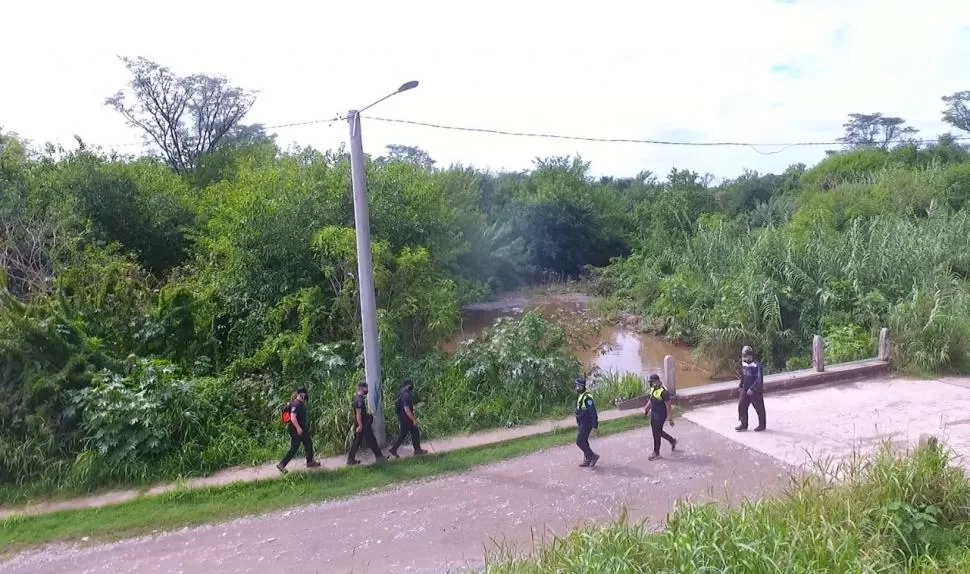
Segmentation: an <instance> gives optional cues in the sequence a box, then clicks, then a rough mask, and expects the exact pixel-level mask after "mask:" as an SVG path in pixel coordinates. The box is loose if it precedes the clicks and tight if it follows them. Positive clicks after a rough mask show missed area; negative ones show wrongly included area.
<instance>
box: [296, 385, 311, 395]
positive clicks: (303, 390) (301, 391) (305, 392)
mask: <svg viewBox="0 0 970 574" xmlns="http://www.w3.org/2000/svg"><path fill="white" fill-rule="evenodd" d="M296 394H298V395H309V394H310V391H308V390H306V387H300V388H299V389H297V390H296Z"/></svg>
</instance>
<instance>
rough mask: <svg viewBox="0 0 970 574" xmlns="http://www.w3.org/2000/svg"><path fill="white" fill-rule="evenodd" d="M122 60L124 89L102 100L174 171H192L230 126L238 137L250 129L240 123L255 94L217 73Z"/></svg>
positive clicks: (227, 131) (225, 136)
mask: <svg viewBox="0 0 970 574" xmlns="http://www.w3.org/2000/svg"><path fill="white" fill-rule="evenodd" d="M121 61H122V62H124V64H125V67H126V68H128V71H129V72H130V73H131V75H132V78H131V82H129V84H128V91H127V93H126V92H125V91H124V90H119V91H118V92H117V93H116V94H115V95H113V96H111V97H110V98H107V99H106V100H105V104H107V105H108V106H110V107H111V108H113V109H114V110H116V111H118V112H119V113H121V114H122V115H123V116H124V117H125V119H126V120H127V121H128V123H129V124H131V125H132V126H135V127H137V128H139V129H141V130H142V131H143V132H145V134H146V136H147V137H148V139H149V140H150V141H151V142H152V143H153V144H155V145H156V146H157V147H158V149H159V150H160V151H161V153H162V156H163V157H164V158H165V161H166V163H168V165H169V166H171V167H172V169H173V170H175V172H176V173H179V174H183V175H184V174H187V173H191V172H192V170H193V169H194V168H195V164H196V162H197V161H198V160H199V158H200V157H201V156H203V155H204V154H206V153H209V152H211V151H212V150H214V149H216V147H218V146H219V144H220V143H222V142H223V141H224V140H225V139H226V138H227V137H230V138H231V137H232V134H233V132H234V130H236V132H237V133H238V134H240V137H246V135H248V134H249V133H250V132H251V131H252V130H244V129H242V128H241V127H240V125H239V124H240V122H242V120H243V118H244V117H246V114H247V113H248V112H249V110H250V108H251V107H252V105H253V103H254V102H255V101H256V96H255V94H254V93H252V92H249V91H246V90H243V89H242V88H239V87H236V86H233V85H231V84H230V83H229V81H228V80H227V79H225V78H222V77H217V76H206V75H203V74H193V75H191V76H177V75H175V74H173V73H172V71H171V70H169V69H168V68H166V67H164V66H161V65H159V64H157V63H155V62H153V61H151V60H148V59H146V58H142V57H139V58H135V59H131V58H121ZM258 131H261V130H258ZM243 134H245V135H243Z"/></svg>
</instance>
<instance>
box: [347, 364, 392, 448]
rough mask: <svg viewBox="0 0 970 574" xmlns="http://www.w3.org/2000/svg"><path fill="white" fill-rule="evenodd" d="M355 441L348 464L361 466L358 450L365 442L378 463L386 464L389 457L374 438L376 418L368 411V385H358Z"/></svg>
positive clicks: (355, 403) (354, 404)
mask: <svg viewBox="0 0 970 574" xmlns="http://www.w3.org/2000/svg"><path fill="white" fill-rule="evenodd" d="M353 407H354V441H353V443H351V445H350V452H349V453H347V464H348V465H350V466H354V465H356V464H360V461H359V460H357V450H358V449H359V448H360V446H361V445H362V444H364V442H366V443H367V448H369V449H371V451H372V452H373V453H374V458H376V459H377V462H384V461H385V460H387V457H386V456H384V453H382V452H381V449H380V448H378V446H377V437H375V436H374V427H373V424H374V416H373V415H372V414H370V413H369V412H368V411H367V383H358V385H357V394H356V395H355V396H354V402H353Z"/></svg>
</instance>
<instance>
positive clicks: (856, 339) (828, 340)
mask: <svg viewBox="0 0 970 574" xmlns="http://www.w3.org/2000/svg"><path fill="white" fill-rule="evenodd" d="M823 338H824V340H825V361H826V362H828V363H845V362H848V361H859V360H862V359H871V358H872V357H874V356H876V337H875V336H874V335H873V334H872V333H871V332H868V331H866V330H865V329H863V328H862V327H860V326H859V325H843V326H841V327H834V328H832V329H829V330H828V331H826V332H825V334H824V336H823Z"/></svg>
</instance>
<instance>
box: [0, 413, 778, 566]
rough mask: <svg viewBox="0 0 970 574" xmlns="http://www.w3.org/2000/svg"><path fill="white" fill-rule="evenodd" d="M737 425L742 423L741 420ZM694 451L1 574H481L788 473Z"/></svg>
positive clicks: (721, 446) (70, 554) (532, 475)
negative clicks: (611, 525) (601, 525)
mask: <svg viewBox="0 0 970 574" xmlns="http://www.w3.org/2000/svg"><path fill="white" fill-rule="evenodd" d="M725 424H727V425H731V424H733V422H732V420H731V419H728V420H726V421H725ZM672 430H673V431H674V434H675V436H678V437H679V438H680V439H681V443H680V444H681V446H682V452H679V453H674V454H668V450H669V447H668V446H667V445H666V444H665V445H664V454H665V458H664V459H662V460H659V461H653V462H649V461H647V459H646V455H647V454H648V452H649V449H650V446H649V445H650V434H649V430H647V429H644V430H637V431H632V432H629V433H623V434H619V435H614V436H610V437H606V438H603V439H594V443H593V448H594V449H595V450H597V451H598V452H599V453H600V454H601V455H602V459H601V461H600V463H599V465H598V466H597V467H596V468H595V469H593V470H590V469H583V468H579V467H578V466H577V463H578V462H579V460H580V454H579V451H578V450H577V449H576V448H575V447H561V448H555V449H550V450H546V451H543V452H539V453H535V454H533V455H529V456H525V457H521V458H518V459H515V460H511V461H507V462H504V463H500V464H495V465H489V466H484V467H481V468H478V469H475V470H473V471H470V472H467V473H463V474H460V475H454V476H448V477H443V478H439V479H434V480H430V481H426V482H420V483H409V484H406V485H402V486H400V487H398V488H395V489H392V490H387V491H381V492H377V493H373V494H370V495H367V496H362V497H357V498H354V499H350V500H345V501H340V502H333V503H325V504H318V505H312V506H308V507H304V508H300V509H294V510H289V511H285V512H280V513H277V514H274V515H266V516H259V517H252V518H246V519H241V520H236V521H233V522H229V523H224V524H218V525H211V526H206V527H201V528H192V529H185V530H181V531H176V532H172V533H165V534H159V535H157V536H154V537H146V538H141V539H135V540H128V541H124V542H119V543H114V544H109V545H104V546H94V547H86V548H78V547H73V546H59V547H57V546H55V547H48V548H45V549H42V550H37V551H32V552H29V553H25V554H21V555H18V556H16V557H14V558H13V559H12V560H10V561H8V562H5V563H3V564H0V572H4V573H11V574H13V573H17V574H23V573H28V572H30V573H41V572H43V573H47V574H56V573H64V574H67V573H71V574H76V573H87V574H94V573H99V572H104V573H112V574H118V573H122V572H132V573H135V572H137V573H139V574H149V573H161V572H165V573H170V572H181V573H185V574H192V573H205V574H211V573H213V572H219V573H222V572H271V573H275V572H278V571H280V570H281V569H282V568H283V565H284V564H285V565H286V567H287V568H288V569H289V570H291V571H296V572H301V573H303V572H306V573H309V572H320V573H327V574H336V573H344V572H354V573H365V572H368V573H369V572H381V573H386V572H449V571H458V570H461V569H462V567H463V566H472V567H475V566H480V565H481V564H482V561H483V555H484V551H485V549H486V548H493V549H494V548H495V546H494V543H495V542H499V543H511V544H513V545H515V546H516V547H517V548H520V549H524V550H527V549H529V548H531V546H532V543H533V542H532V541H533V540H534V539H541V538H542V537H543V536H544V535H548V533H550V532H560V533H561V532H563V531H565V530H567V529H569V528H571V527H574V526H577V525H578V524H580V523H582V522H583V521H586V520H594V521H602V520H604V519H607V518H609V517H611V516H615V515H618V514H619V513H620V512H622V510H623V509H624V508H626V509H627V510H628V512H629V514H630V516H631V518H633V519H641V518H650V519H654V520H660V521H662V520H663V519H664V518H665V516H666V514H667V513H668V512H669V511H670V510H671V509H672V508H673V504H674V502H675V501H676V500H678V499H686V498H690V499H694V500H703V499H710V498H712V497H713V498H716V499H719V500H728V501H735V500H737V499H738V498H739V497H758V496H759V495H761V494H762V493H763V492H764V491H765V490H766V489H776V488H778V487H779V486H781V485H783V484H785V483H786V482H787V476H788V472H789V471H788V467H786V466H785V465H783V463H780V462H778V461H776V460H775V459H773V458H771V457H769V456H767V455H765V454H762V453H759V452H757V451H754V450H751V449H748V448H745V447H743V446H741V445H739V444H738V443H736V442H735V441H733V440H730V439H728V438H726V437H723V436H721V435H719V434H717V433H715V432H711V431H709V430H706V429H703V428H702V427H700V426H697V425H695V424H693V423H690V422H689V421H686V420H684V419H681V423H680V424H679V425H677V426H676V427H675V428H674V429H672Z"/></svg>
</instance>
